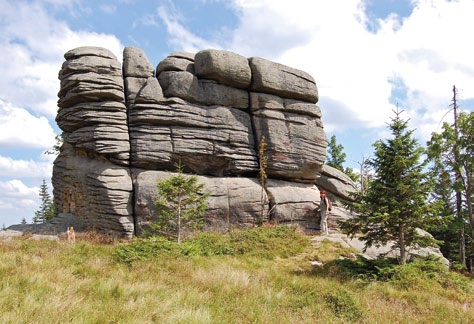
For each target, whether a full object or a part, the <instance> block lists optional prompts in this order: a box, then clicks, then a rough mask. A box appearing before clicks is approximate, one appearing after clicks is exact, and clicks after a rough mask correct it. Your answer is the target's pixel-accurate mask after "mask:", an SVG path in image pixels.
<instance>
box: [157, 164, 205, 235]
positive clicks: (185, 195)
mask: <svg viewBox="0 0 474 324" xmlns="http://www.w3.org/2000/svg"><path fill="white" fill-rule="evenodd" d="M176 168H177V175H174V176H172V177H170V178H167V179H164V180H159V181H158V183H157V190H156V194H157V199H156V201H155V206H156V208H157V211H158V216H157V221H156V222H155V223H154V224H153V225H152V227H153V228H154V229H155V230H157V231H158V232H159V233H161V234H163V235H165V236H168V237H174V238H176V240H177V242H178V244H179V243H181V239H182V236H183V233H184V231H185V230H198V229H201V228H202V226H203V225H204V213H205V212H206V210H207V202H206V200H207V198H208V197H209V193H204V192H203V191H204V184H202V183H198V178H197V177H196V176H194V175H192V176H185V175H184V174H183V167H182V166H181V164H178V165H176Z"/></svg>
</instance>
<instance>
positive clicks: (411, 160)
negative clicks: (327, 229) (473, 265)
mask: <svg viewBox="0 0 474 324" xmlns="http://www.w3.org/2000/svg"><path fill="white" fill-rule="evenodd" d="M394 113H395V117H394V118H392V119H391V123H390V124H389V126H388V128H389V130H390V131H391V133H392V138H390V139H388V140H386V141H382V140H379V141H377V142H375V143H374V147H375V154H374V155H375V156H374V158H372V159H370V161H369V164H370V165H371V167H372V168H373V171H374V178H373V180H372V181H371V182H370V183H369V186H368V188H367V190H366V192H365V193H364V194H361V193H358V194H356V197H355V198H356V201H355V202H354V203H353V204H352V206H351V207H352V208H353V211H354V212H355V213H356V215H357V217H355V218H353V219H350V220H348V221H346V222H344V223H342V224H341V228H342V230H343V231H344V232H345V233H347V234H349V235H350V236H351V237H354V236H356V235H357V236H359V238H360V239H361V240H363V241H365V249H367V248H368V247H371V246H381V245H384V244H387V243H388V242H392V241H393V242H396V243H395V244H394V246H393V247H394V248H397V249H398V250H399V252H400V263H401V264H405V263H406V260H407V256H408V253H407V249H408V248H409V247H422V246H432V245H435V244H436V241H435V240H434V239H432V238H431V237H429V236H422V235H420V234H419V231H418V228H421V229H425V228H427V226H428V225H429V224H431V223H432V222H433V221H435V217H433V215H434V211H435V206H434V205H432V204H430V203H429V202H428V197H429V194H430V192H431V189H432V183H433V181H432V177H431V176H430V174H429V173H428V172H425V171H424V170H425V166H426V163H427V162H426V161H425V160H422V154H423V153H424V149H423V148H422V147H420V146H419V144H418V142H417V140H416V139H414V138H413V137H412V133H413V130H407V127H408V121H404V120H402V118H401V117H400V114H401V113H402V112H401V111H399V110H398V109H397V111H394Z"/></svg>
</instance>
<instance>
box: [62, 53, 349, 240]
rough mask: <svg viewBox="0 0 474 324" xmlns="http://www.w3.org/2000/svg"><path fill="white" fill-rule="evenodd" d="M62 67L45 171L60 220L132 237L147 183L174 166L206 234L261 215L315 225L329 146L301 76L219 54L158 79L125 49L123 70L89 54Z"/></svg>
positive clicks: (174, 62) (150, 187)
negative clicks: (197, 200)
mask: <svg viewBox="0 0 474 324" xmlns="http://www.w3.org/2000/svg"><path fill="white" fill-rule="evenodd" d="M64 57H65V59H66V61H65V62H64V63H63V66H62V69H61V71H60V72H59V79H60V80H61V89H60V91H59V94H58V96H59V101H58V107H59V110H58V115H57V119H56V120H57V123H58V125H59V127H60V128H61V130H62V131H63V134H62V136H63V140H64V144H63V146H62V148H61V152H60V154H59V156H58V158H57V159H56V161H55V163H54V170H53V190H54V197H55V207H56V209H57V210H58V211H59V212H60V213H71V214H73V215H75V216H76V217H79V218H80V219H82V220H83V222H84V225H85V226H92V227H95V228H98V229H101V230H102V231H105V232H111V233H115V234H119V235H122V236H126V237H130V236H132V235H134V234H137V233H140V229H141V228H142V226H143V225H144V224H146V223H147V222H148V221H150V220H152V219H153V217H154V216H155V210H154V203H153V202H154V200H155V199H156V197H155V190H156V181H157V180H158V179H162V178H164V177H169V176H170V175H171V174H172V173H173V171H175V169H176V167H175V165H176V163H177V162H181V164H182V165H183V166H184V171H185V172H188V173H192V174H196V175H198V176H199V180H200V182H202V183H204V184H205V188H206V190H208V191H209V193H210V198H209V201H208V203H209V209H208V211H207V213H206V217H205V219H206V228H207V229H209V230H227V229H229V228H231V227H244V226H252V225H253V224H254V223H255V221H256V219H257V218H258V217H259V215H260V213H261V210H262V205H263V209H264V215H265V218H272V219H274V220H276V221H279V222H295V223H300V224H302V225H303V226H306V227H308V228H317V227H318V221H317V219H316V215H315V213H314V209H315V206H314V204H313V201H315V202H319V191H318V188H317V187H316V185H315V182H316V181H317V180H318V178H319V177H320V175H321V171H322V170H323V162H324V161H325V158H326V146H327V139H326V134H325V132H324V130H323V124H322V121H321V110H320V109H319V107H318V106H317V105H316V103H317V101H318V91H317V87H316V83H315V81H314V79H313V78H312V77H311V76H310V75H308V74H307V73H305V72H303V71H299V70H296V69H293V68H290V67H287V66H284V65H281V64H278V63H275V62H271V61H268V60H265V59H262V58H255V57H254V58H249V59H247V58H244V57H242V56H240V55H238V54H235V53H231V52H227V51H220V50H203V51H200V52H198V53H196V54H191V53H173V54H171V55H169V56H168V57H166V58H165V59H164V60H162V61H161V62H160V63H159V64H158V65H157V67H156V70H155V69H154V67H153V65H152V64H151V63H150V62H149V60H148V58H147V57H146V55H145V53H143V52H142V51H141V50H140V49H138V48H136V47H127V48H125V50H124V53H123V66H121V64H120V63H119V62H118V60H117V59H116V58H115V57H114V55H113V54H112V53H111V52H109V51H108V50H106V49H103V48H97V47H81V48H76V49H73V50H71V51H69V52H67V53H66V54H65V56H64ZM263 140H265V142H266V144H267V149H266V151H265V155H266V156H267V157H268V164H267V168H266V173H267V175H268V182H267V186H266V188H264V190H263V191H262V187H261V185H260V183H259V182H258V180H257V177H258V173H259V161H258V153H259V152H258V150H259V149H258V148H259V144H260V143H261V142H262V141H263ZM325 176H327V175H325ZM329 176H330V175H329ZM343 181H344V180H343ZM328 189H329V188H328ZM336 191H337V189H336ZM262 192H263V195H262ZM336 194H337V192H336ZM344 195H347V194H346V193H344ZM342 198H345V197H342ZM262 202H263V204H262ZM269 211H271V212H269Z"/></svg>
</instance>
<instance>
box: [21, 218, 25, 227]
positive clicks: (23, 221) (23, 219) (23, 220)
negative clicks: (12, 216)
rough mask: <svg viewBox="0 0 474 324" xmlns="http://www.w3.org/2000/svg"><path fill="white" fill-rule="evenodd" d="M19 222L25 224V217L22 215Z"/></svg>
mask: <svg viewBox="0 0 474 324" xmlns="http://www.w3.org/2000/svg"><path fill="white" fill-rule="evenodd" d="M21 224H22V225H25V224H26V219H25V217H23V218H22V219H21Z"/></svg>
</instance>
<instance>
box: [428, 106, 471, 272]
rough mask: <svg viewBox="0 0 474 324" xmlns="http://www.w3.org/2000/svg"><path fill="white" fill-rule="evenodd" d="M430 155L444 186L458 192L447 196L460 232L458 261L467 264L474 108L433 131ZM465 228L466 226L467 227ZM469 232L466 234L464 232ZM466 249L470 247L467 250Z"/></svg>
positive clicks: (429, 149)
mask: <svg viewBox="0 0 474 324" xmlns="http://www.w3.org/2000/svg"><path fill="white" fill-rule="evenodd" d="M428 152H429V156H430V158H431V159H432V160H433V161H434V162H435V164H434V165H435V167H437V170H438V174H440V175H441V176H440V179H444V183H443V184H444V186H446V187H447V188H445V190H450V191H451V192H455V193H456V194H455V196H456V197H455V199H453V197H452V196H451V197H445V200H447V201H446V204H447V206H446V208H449V209H451V210H453V211H455V213H456V217H457V221H456V222H454V223H453V224H454V225H455V227H454V228H449V229H447V231H449V232H452V231H453V230H455V231H457V232H458V239H457V242H456V243H457V245H458V249H459V261H460V262H461V263H463V264H465V265H468V266H469V267H470V268H471V271H473V266H474V265H472V264H466V255H468V256H471V258H470V259H471V262H472V256H474V211H473V204H474V197H473V189H472V186H473V181H474V112H470V113H460V114H459V115H456V114H455V124H454V125H450V124H448V123H446V122H445V123H444V124H443V131H442V132H441V133H440V134H438V133H433V134H432V135H431V140H430V141H429V142H428ZM465 228H466V230H465ZM465 232H467V235H465ZM466 250H467V251H466Z"/></svg>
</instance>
